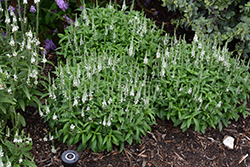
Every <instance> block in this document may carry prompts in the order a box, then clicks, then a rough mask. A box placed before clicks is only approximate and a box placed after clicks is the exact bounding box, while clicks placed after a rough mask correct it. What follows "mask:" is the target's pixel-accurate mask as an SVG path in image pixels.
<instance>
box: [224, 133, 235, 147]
mask: <svg viewBox="0 0 250 167" xmlns="http://www.w3.org/2000/svg"><path fill="white" fill-rule="evenodd" d="M223 144H224V145H225V146H227V147H228V148H229V149H234V138H233V137H231V136H225V137H224V139H223Z"/></svg>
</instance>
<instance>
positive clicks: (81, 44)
mask: <svg viewBox="0 0 250 167" xmlns="http://www.w3.org/2000/svg"><path fill="white" fill-rule="evenodd" d="M82 4H83V9H77V11H80V12H81V15H80V16H79V18H77V17H75V18H76V19H75V20H74V23H72V24H71V26H68V27H67V29H65V34H60V33H59V34H58V36H59V37H60V38H61V39H60V41H59V44H60V45H61V47H59V48H58V51H57V54H60V55H63V56H64V58H66V57H69V56H71V57H76V60H77V61H78V62H79V61H81V60H82V58H83V55H86V56H88V55H90V53H91V52H92V49H93V48H95V49H96V51H97V52H100V53H102V52H103V51H104V50H106V48H110V47H111V48H112V51H115V50H116V51H117V52H118V54H119V53H125V52H126V53H127V56H132V57H136V58H138V62H139V63H142V64H143V60H144V58H145V55H146V52H148V53H147V55H148V59H149V61H148V64H147V65H148V66H150V67H151V66H152V61H151V60H152V59H153V58H154V56H155V55H156V52H157V48H158V43H159V42H160V41H162V37H161V34H163V30H162V29H158V27H157V26H156V25H155V24H154V23H153V21H152V20H150V19H147V18H146V17H144V16H143V13H140V12H138V11H134V10H132V9H133V7H132V6H131V8H130V9H128V7H127V6H126V3H125V1H124V3H123V5H122V7H121V10H118V9H117V7H114V6H112V5H111V4H109V5H107V7H106V8H103V7H98V6H97V7H95V8H94V9H90V8H86V7H85V4H84V3H82Z"/></svg>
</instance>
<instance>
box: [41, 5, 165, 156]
mask: <svg viewBox="0 0 250 167" xmlns="http://www.w3.org/2000/svg"><path fill="white" fill-rule="evenodd" d="M125 8H126V6H125V4H124V5H123V10H122V11H118V10H117V9H116V8H114V7H113V6H112V5H109V6H108V7H106V8H101V7H97V8H94V9H86V8H85V6H84V7H83V10H82V14H81V16H80V17H79V18H78V19H76V20H75V23H72V24H71V26H69V27H68V28H67V29H66V30H65V35H63V34H59V37H61V40H60V42H59V43H60V45H61V46H60V48H59V49H58V52H57V53H59V54H62V55H63V56H64V58H65V59H66V64H65V62H63V61H61V62H60V64H59V66H58V67H57V68H56V72H55V74H56V76H57V77H56V78H55V79H53V81H52V82H51V83H50V84H49V85H50V86H48V88H47V90H48V94H45V95H44V96H47V95H49V97H48V98H47V101H46V105H45V106H44V108H43V110H42V111H41V112H40V114H41V115H42V116H43V118H44V119H45V120H46V121H49V124H50V127H53V128H56V129H57V130H56V138H59V139H61V140H62V141H63V142H66V143H67V144H69V145H70V144H76V143H78V142H79V143H80V145H79V147H78V150H81V149H83V148H85V147H86V146H88V147H89V148H91V149H92V150H93V151H95V152H97V151H100V150H105V149H107V150H108V151H110V150H112V144H115V145H119V146H121V149H122V148H123V146H124V142H128V143H129V144H131V143H132V141H133V140H134V139H135V140H136V141H137V142H140V136H141V135H146V132H147V131H149V130H151V128H150V125H152V124H154V123H155V119H154V112H153V106H152V103H151V102H152V100H151V99H152V97H151V94H150V92H152V90H151V89H152V88H153V87H150V85H149V83H148V82H149V80H148V76H147V75H148V71H149V68H148V66H147V65H149V66H152V61H151V60H153V59H154V54H156V51H157V50H156V47H157V46H158V42H159V41H160V40H161V37H160V33H161V32H162V31H161V30H159V31H157V30H156V26H155V25H153V24H152V22H150V21H149V20H148V19H146V18H144V17H143V15H142V14H140V13H139V12H136V11H133V10H130V11H129V12H126V11H124V10H125ZM126 13H128V14H126ZM151 28H152V29H151ZM143 63H145V64H143Z"/></svg>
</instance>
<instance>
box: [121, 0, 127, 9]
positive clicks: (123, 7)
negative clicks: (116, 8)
mask: <svg viewBox="0 0 250 167" xmlns="http://www.w3.org/2000/svg"><path fill="white" fill-rule="evenodd" d="M123 10H126V3H125V0H124V1H123V4H122V11H123Z"/></svg>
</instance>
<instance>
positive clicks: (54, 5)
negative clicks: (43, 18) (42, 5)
mask: <svg viewBox="0 0 250 167" xmlns="http://www.w3.org/2000/svg"><path fill="white" fill-rule="evenodd" d="M49 9H50V10H55V9H57V4H56V3H55V2H54V3H53V4H52V5H51V6H50V8H49Z"/></svg>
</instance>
